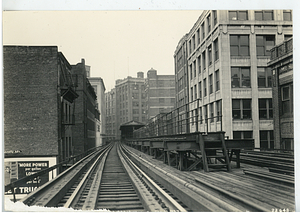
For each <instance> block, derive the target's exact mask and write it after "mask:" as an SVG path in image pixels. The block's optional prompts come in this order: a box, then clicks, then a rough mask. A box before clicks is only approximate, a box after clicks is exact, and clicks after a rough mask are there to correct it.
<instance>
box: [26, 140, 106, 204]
mask: <svg viewBox="0 0 300 213" xmlns="http://www.w3.org/2000/svg"><path fill="white" fill-rule="evenodd" d="M108 146H109V145H108ZM108 146H105V147H103V148H101V149H100V150H98V151H96V152H93V153H91V154H89V155H87V156H86V157H84V158H83V159H81V160H80V161H78V162H76V163H75V164H74V165H73V166H71V167H70V168H68V169H67V170H65V171H64V172H62V173H61V174H59V175H58V176H57V177H56V178H54V179H52V180H50V181H49V182H47V183H45V184H44V185H43V186H41V187H40V188H38V189H37V190H35V191H33V192H31V193H30V194H28V195H27V196H26V197H24V198H23V199H21V202H23V203H24V204H26V205H29V206H30V205H32V203H37V204H36V205H39V206H48V207H51V206H55V203H56V200H58V199H59V198H60V197H62V196H63V195H62V193H63V191H65V190H66V188H69V187H71V185H72V181H71V180H70V179H69V180H68V181H64V179H65V178H70V177H69V176H71V178H72V179H73V178H76V177H78V174H79V172H78V171H76V170H79V171H82V170H84V168H86V166H87V165H88V164H89V162H90V161H91V160H92V159H93V158H95V157H97V156H98V155H99V154H101V153H102V152H103V151H104V150H105V149H107V147H108ZM75 172H76V173H75ZM59 183H61V184H60V185H59V186H57V189H56V191H53V188H54V186H55V185H57V184H59ZM51 190H52V191H53V192H49V191H51ZM47 192H48V193H47ZM45 195H47V199H43V200H41V201H40V199H41V198H40V197H42V196H45Z"/></svg>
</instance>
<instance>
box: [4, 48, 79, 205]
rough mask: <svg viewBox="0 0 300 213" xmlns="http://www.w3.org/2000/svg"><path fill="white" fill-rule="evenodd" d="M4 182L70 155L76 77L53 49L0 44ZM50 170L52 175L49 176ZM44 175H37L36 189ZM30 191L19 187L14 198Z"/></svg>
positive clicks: (26, 185) (26, 186)
mask: <svg viewBox="0 0 300 213" xmlns="http://www.w3.org/2000/svg"><path fill="white" fill-rule="evenodd" d="M3 59H4V63H3V64H4V153H5V159H4V165H5V175H4V176H5V184H8V183H10V182H12V181H15V180H16V179H19V178H22V177H24V176H27V175H30V174H31V173H32V172H34V171H38V170H42V169H46V168H49V167H51V166H53V165H56V164H58V163H59V162H61V161H63V160H65V159H66V158H68V157H70V156H71V155H73V154H74V152H73V147H74V144H73V132H74V128H73V127H74V126H73V124H74V113H75V108H74V103H75V102H76V99H77V98H78V93H77V92H76V86H77V83H76V76H73V75H72V73H71V65H70V64H69V62H68V61H67V59H66V58H65V57H64V55H63V54H62V53H61V52H58V48H57V47H56V46H4V47H3ZM55 176H56V171H55V172H54V177H55ZM51 178H52V176H50V175H44V176H43V177H41V182H40V185H42V184H43V183H45V182H47V181H49V180H50V179H51ZM35 188H36V183H33V181H32V183H30V182H27V183H24V186H20V187H19V188H18V189H16V191H15V192H16V194H17V199H18V198H19V197H22V196H24V194H28V193H29V192H30V191H32V190H33V189H35Z"/></svg>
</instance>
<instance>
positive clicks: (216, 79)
mask: <svg viewBox="0 0 300 213" xmlns="http://www.w3.org/2000/svg"><path fill="white" fill-rule="evenodd" d="M202 84H203V85H202ZM208 84H209V85H208V86H209V87H208V89H207V80H206V78H204V79H203V83H202V81H199V83H198V85H197V84H196V85H194V86H193V87H191V93H190V94H191V95H190V97H191V101H194V100H196V99H198V98H199V99H202V95H203V97H205V96H207V94H208V93H209V94H212V93H213V92H216V91H218V90H220V72H219V70H216V71H215V73H214V75H213V74H210V75H209V76H208ZM214 85H215V86H214ZM197 86H198V90H197ZM202 86H203V92H202ZM197 92H199V96H198V94H197ZM202 93H203V94H202Z"/></svg>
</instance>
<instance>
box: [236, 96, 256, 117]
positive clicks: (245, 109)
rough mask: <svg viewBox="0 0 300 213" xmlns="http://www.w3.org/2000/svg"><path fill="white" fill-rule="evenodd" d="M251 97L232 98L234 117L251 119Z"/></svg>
mask: <svg viewBox="0 0 300 213" xmlns="http://www.w3.org/2000/svg"><path fill="white" fill-rule="evenodd" d="M251 108H252V107H251V99H232V118H233V119H251V117H252V116H251Z"/></svg>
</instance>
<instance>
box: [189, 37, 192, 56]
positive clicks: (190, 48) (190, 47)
mask: <svg viewBox="0 0 300 213" xmlns="http://www.w3.org/2000/svg"><path fill="white" fill-rule="evenodd" d="M189 50H190V51H189V53H190V54H191V52H192V44H191V40H189Z"/></svg>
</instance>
